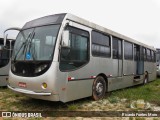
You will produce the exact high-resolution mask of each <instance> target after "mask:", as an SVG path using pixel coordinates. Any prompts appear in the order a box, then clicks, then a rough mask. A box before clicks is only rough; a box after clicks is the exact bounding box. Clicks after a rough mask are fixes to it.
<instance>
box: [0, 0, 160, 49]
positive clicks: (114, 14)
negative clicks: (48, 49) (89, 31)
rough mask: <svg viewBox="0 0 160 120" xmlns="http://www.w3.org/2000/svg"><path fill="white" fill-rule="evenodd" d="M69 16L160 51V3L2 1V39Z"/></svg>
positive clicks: (146, 0) (123, 0)
mask: <svg viewBox="0 0 160 120" xmlns="http://www.w3.org/2000/svg"><path fill="white" fill-rule="evenodd" d="M67 12H69V13H72V14H74V15H77V16H79V17H82V18H84V19H86V20H89V21H91V22H94V23H96V24H99V25H101V26H104V27H106V28H108V29H111V30H113V31H116V32H118V33H121V34H123V35H126V36H128V37H130V38H133V39H135V40H137V41H140V42H143V43H145V44H148V45H150V46H154V47H158V48H160V0H0V36H2V35H3V31H4V30H5V29H7V28H9V27H22V26H23V25H24V24H25V23H26V22H27V21H30V20H32V19H36V18H39V17H43V16H46V15H51V14H57V13H67ZM9 34H10V36H11V37H15V34H14V35H13V33H10V32H9Z"/></svg>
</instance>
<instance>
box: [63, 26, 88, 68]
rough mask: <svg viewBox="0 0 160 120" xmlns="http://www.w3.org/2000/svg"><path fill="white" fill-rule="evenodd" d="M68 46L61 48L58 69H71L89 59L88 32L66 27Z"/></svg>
mask: <svg viewBox="0 0 160 120" xmlns="http://www.w3.org/2000/svg"><path fill="white" fill-rule="evenodd" d="M68 29H69V31H70V33H69V34H70V35H69V39H70V48H65V47H64V48H63V47H62V48H61V55H60V69H61V70H72V69H76V68H79V67H81V66H83V65H84V64H86V63H87V62H88V60H89V34H88V32H86V31H83V30H80V29H76V28H73V27H68Z"/></svg>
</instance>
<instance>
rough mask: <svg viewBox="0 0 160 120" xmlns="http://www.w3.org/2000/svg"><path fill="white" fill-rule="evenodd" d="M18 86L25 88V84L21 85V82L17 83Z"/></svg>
mask: <svg viewBox="0 0 160 120" xmlns="http://www.w3.org/2000/svg"><path fill="white" fill-rule="evenodd" d="M18 86H19V87H24V88H26V87H27V85H26V83H23V82H19V83H18Z"/></svg>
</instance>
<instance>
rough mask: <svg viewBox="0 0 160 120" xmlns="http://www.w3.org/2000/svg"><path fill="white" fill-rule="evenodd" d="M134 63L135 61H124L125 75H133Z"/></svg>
mask: <svg viewBox="0 0 160 120" xmlns="http://www.w3.org/2000/svg"><path fill="white" fill-rule="evenodd" d="M134 66H135V64H134V62H133V60H124V61H123V75H126V76H128V75H133V73H134Z"/></svg>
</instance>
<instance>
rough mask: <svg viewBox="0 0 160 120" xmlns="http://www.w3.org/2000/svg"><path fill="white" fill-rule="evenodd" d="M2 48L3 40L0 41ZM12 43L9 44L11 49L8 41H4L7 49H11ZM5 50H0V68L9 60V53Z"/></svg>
mask: <svg viewBox="0 0 160 120" xmlns="http://www.w3.org/2000/svg"><path fill="white" fill-rule="evenodd" d="M1 45H2V46H3V39H0V46H1ZM13 45H14V41H12V42H11V48H10V41H8V40H7V41H6V48H7V49H13ZM7 49H2V50H0V67H4V66H6V65H7V64H8V63H9V59H10V52H12V51H9V50H7Z"/></svg>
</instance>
